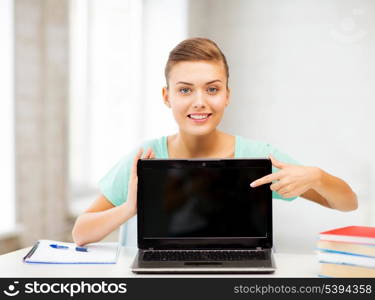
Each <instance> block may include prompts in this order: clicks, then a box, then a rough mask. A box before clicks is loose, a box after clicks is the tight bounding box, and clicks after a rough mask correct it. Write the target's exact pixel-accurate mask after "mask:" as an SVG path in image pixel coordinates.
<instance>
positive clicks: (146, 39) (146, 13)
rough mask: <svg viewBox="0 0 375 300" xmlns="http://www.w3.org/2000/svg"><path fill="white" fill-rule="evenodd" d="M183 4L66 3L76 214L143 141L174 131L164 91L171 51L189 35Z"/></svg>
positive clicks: (84, 0) (132, 0) (134, 1)
mask: <svg viewBox="0 0 375 300" xmlns="http://www.w3.org/2000/svg"><path fill="white" fill-rule="evenodd" d="M186 3H187V2H186V1H185V0H180V1H156V2H155V1H138V0H127V1H122V0H121V1H120V0H110V1H100V0H90V1H88V0H82V1H71V94H70V157H71V158H70V180H71V192H72V199H73V203H72V204H73V209H74V207H75V208H76V209H78V210H80V209H82V208H83V207H86V206H87V201H90V202H91V201H92V200H94V197H96V196H97V195H98V191H97V190H96V187H97V182H98V181H99V179H100V178H101V177H102V176H104V175H105V173H106V172H108V170H109V169H110V168H111V167H112V166H113V165H114V164H115V163H116V162H117V161H118V160H119V159H120V158H121V157H122V156H124V155H125V154H126V153H128V152H129V151H131V150H132V149H134V148H135V147H136V146H137V145H138V144H139V143H140V142H141V141H143V140H145V139H148V138H156V137H160V136H161V135H166V134H168V133H170V131H171V130H174V131H175V129H176V125H175V122H174V120H173V117H172V114H171V113H170V111H169V110H168V109H167V108H166V107H165V106H164V105H163V102H162V98H161V88H162V86H163V85H164V77H163V68H164V64H165V62H166V59H167V56H168V53H169V51H170V49H171V48H172V47H173V46H174V45H175V44H176V43H177V42H179V41H180V40H181V39H183V38H185V37H186V20H187V15H186V14H187V9H186V7H187V4H186ZM163 14H165V15H163ZM167 14H168V16H173V18H171V17H169V18H167ZM170 22H172V23H173V24H174V25H173V26H171V25H170ZM78 200H84V201H78ZM78 203H82V204H81V205H82V206H80V204H78Z"/></svg>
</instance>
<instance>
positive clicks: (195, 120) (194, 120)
mask: <svg viewBox="0 0 375 300" xmlns="http://www.w3.org/2000/svg"><path fill="white" fill-rule="evenodd" d="M191 115H195V116H202V115H207V117H206V118H204V119H193V118H191V117H190V116H191ZM211 116H212V113H193V114H188V115H187V117H188V118H189V119H190V120H191V121H193V122H194V123H204V122H206V121H208V120H209V119H210V118H211Z"/></svg>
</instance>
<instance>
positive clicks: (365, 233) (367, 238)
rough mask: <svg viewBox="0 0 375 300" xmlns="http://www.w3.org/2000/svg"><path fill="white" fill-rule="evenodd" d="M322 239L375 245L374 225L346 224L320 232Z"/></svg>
mask: <svg viewBox="0 0 375 300" xmlns="http://www.w3.org/2000/svg"><path fill="white" fill-rule="evenodd" d="M320 239H321V240H324V241H336V242H345V243H356V244H368V245H375V227H367V226H348V227H342V228H336V229H332V230H328V231H323V232H321V233H320Z"/></svg>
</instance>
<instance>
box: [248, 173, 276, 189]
mask: <svg viewBox="0 0 375 300" xmlns="http://www.w3.org/2000/svg"><path fill="white" fill-rule="evenodd" d="M280 178H281V176H280V172H277V173H272V174H269V175H266V176H264V177H262V178H259V179H257V180H255V181H253V182H252V183H251V184H250V186H251V187H257V186H260V185H262V184H266V183H270V182H272V181H274V180H278V179H280Z"/></svg>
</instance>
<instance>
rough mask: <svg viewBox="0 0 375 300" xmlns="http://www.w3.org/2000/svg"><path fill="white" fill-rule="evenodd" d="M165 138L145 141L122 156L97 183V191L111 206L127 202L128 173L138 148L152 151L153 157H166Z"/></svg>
mask: <svg viewBox="0 0 375 300" xmlns="http://www.w3.org/2000/svg"><path fill="white" fill-rule="evenodd" d="M165 143H166V140H165V137H162V138H159V139H153V140H147V141H144V142H143V143H141V144H140V145H139V146H138V147H136V148H133V150H132V151H131V152H130V153H129V154H128V155H126V156H124V157H123V158H122V159H121V160H120V161H119V162H118V163H117V164H115V165H114V166H113V167H112V169H110V171H109V172H108V173H107V174H106V175H104V176H103V177H102V178H101V179H100V180H99V182H98V186H99V190H100V191H101V193H102V194H103V195H104V196H105V197H106V198H107V199H108V201H110V202H111V203H112V204H113V205H115V206H119V205H121V204H123V203H124V202H125V201H126V200H127V196H128V185H129V179H130V172H131V168H132V166H133V160H134V157H135V155H136V154H137V152H138V150H139V149H140V148H143V150H144V151H147V149H148V148H151V149H153V151H154V154H155V157H161V158H163V157H167V155H168V153H167V151H166V149H165V147H164V145H165Z"/></svg>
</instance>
